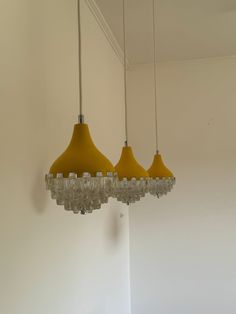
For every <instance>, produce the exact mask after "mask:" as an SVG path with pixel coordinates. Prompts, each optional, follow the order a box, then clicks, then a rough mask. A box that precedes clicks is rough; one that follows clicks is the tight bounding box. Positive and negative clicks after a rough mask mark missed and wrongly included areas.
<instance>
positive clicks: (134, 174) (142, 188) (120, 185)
mask: <svg viewBox="0 0 236 314" xmlns="http://www.w3.org/2000/svg"><path fill="white" fill-rule="evenodd" d="M123 41H124V104H125V145H124V147H123V148H122V153H121V157H120V160H119V162H118V163H117V165H116V166H115V170H116V172H117V175H118V179H117V180H115V182H114V192H113V197H115V198H116V199H117V200H118V201H121V202H123V203H126V204H130V203H134V202H136V201H139V200H140V198H141V197H144V196H145V194H146V192H147V179H148V177H149V174H148V172H147V171H146V170H145V169H144V168H143V167H142V166H141V165H140V164H139V163H138V162H137V161H136V159H135V157H134V155H133V151H132V147H131V146H129V145H128V116H127V60H126V28H125V0H123Z"/></svg>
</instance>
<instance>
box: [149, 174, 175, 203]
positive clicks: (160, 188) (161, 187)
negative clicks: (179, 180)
mask: <svg viewBox="0 0 236 314" xmlns="http://www.w3.org/2000/svg"><path fill="white" fill-rule="evenodd" d="M147 184H148V187H147V190H148V192H149V193H150V194H151V195H154V196H157V197H158V198H159V197H161V196H163V195H166V194H167V193H168V192H170V191H171V190H172V189H173V186H174V185H175V178H173V177H169V178H155V179H150V180H149V181H147Z"/></svg>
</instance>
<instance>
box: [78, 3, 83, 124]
mask: <svg viewBox="0 0 236 314" xmlns="http://www.w3.org/2000/svg"><path fill="white" fill-rule="evenodd" d="M77 9H78V61H79V62H78V70H79V122H80V123H83V91H82V56H81V8H80V0H78V1H77Z"/></svg>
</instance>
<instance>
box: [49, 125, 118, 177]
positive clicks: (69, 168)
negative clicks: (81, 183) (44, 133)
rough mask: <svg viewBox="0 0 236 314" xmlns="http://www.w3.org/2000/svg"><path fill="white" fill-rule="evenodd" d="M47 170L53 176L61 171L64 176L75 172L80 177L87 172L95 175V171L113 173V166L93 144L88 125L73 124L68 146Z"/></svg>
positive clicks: (105, 173)
mask: <svg viewBox="0 0 236 314" xmlns="http://www.w3.org/2000/svg"><path fill="white" fill-rule="evenodd" d="M49 172H50V173H52V174H53V175H54V176H56V175H57V174H58V173H63V176H64V177H68V176H69V174H70V173H75V174H77V176H78V177H81V176H83V174H84V173H89V174H90V175H91V176H92V177H95V176H96V174H97V173H102V175H103V176H106V175H107V173H110V172H111V173H114V172H115V168H114V167H113V165H112V164H111V162H110V161H109V160H108V159H107V158H106V157H105V156H104V155H103V154H102V153H101V152H100V151H99V150H98V149H97V147H96V146H95V145H94V143H93V141H92V138H91V136H90V132H89V128H88V125H87V124H75V126H74V132H73V135H72V139H71V141H70V144H69V146H68V147H67V149H66V150H65V152H64V153H63V154H62V155H61V156H60V157H59V158H58V159H57V160H56V161H55V162H54V163H53V165H52V166H51V168H50V171H49Z"/></svg>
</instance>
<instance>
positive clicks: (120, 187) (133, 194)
mask: <svg viewBox="0 0 236 314" xmlns="http://www.w3.org/2000/svg"><path fill="white" fill-rule="evenodd" d="M146 192H147V181H146V180H144V179H140V180H136V179H135V178H133V179H131V180H128V179H126V178H124V179H122V180H118V179H117V180H115V181H114V191H113V194H112V196H113V197H115V198H116V199H117V200H118V201H120V202H122V203H125V204H127V205H129V204H130V203H134V202H136V201H139V200H140V198H141V197H144V196H145V194H146Z"/></svg>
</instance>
